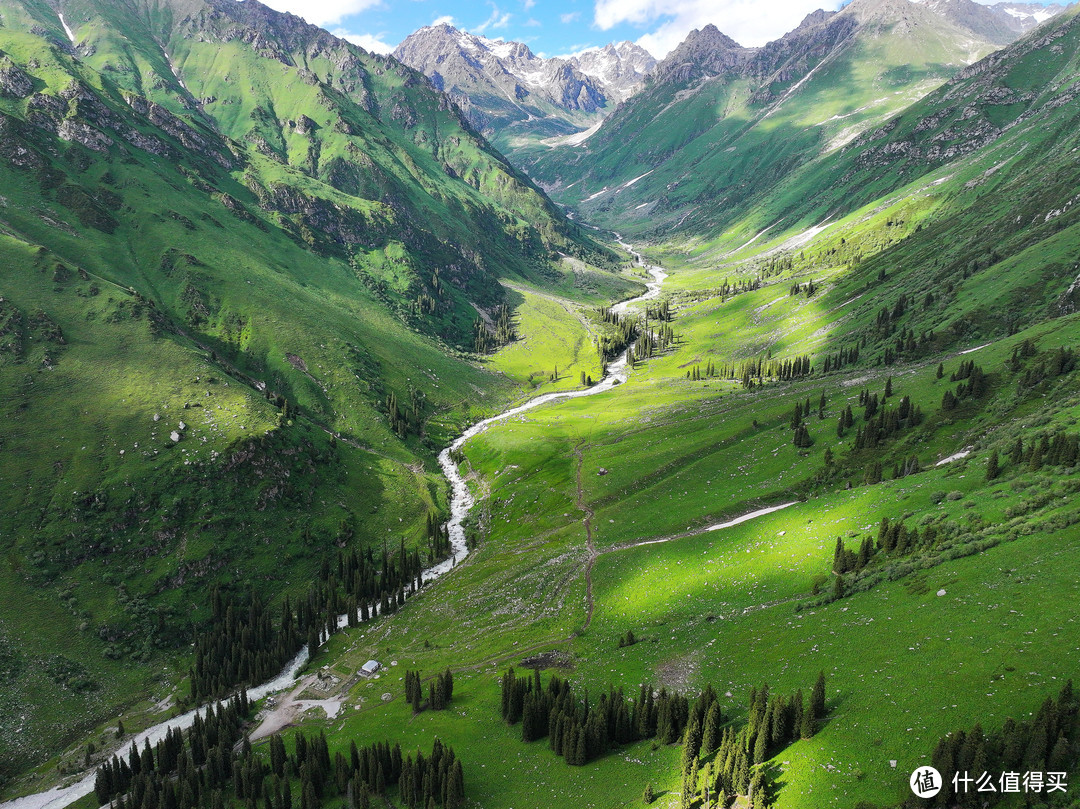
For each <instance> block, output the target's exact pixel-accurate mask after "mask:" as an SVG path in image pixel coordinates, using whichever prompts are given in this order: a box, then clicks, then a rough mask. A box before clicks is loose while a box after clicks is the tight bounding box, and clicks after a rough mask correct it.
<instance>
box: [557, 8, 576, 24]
mask: <svg viewBox="0 0 1080 809" xmlns="http://www.w3.org/2000/svg"><path fill="white" fill-rule="evenodd" d="M580 19H581V12H580V11H571V12H569V13H567V14H560V15H559V22H562V23H565V24H569V23H572V22H576V21H577V20H580Z"/></svg>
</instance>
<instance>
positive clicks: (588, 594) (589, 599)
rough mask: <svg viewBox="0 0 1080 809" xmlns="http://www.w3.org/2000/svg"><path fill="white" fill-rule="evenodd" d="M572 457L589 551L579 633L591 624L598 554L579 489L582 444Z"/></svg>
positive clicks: (586, 507) (588, 512) (587, 512)
mask: <svg viewBox="0 0 1080 809" xmlns="http://www.w3.org/2000/svg"><path fill="white" fill-rule="evenodd" d="M574 457H575V458H577V474H576V478H577V490H576V491H577V495H576V505H577V508H578V511H580V512H582V513H583V514H584V515H585V518H584V519H583V520H582V521H581V522H582V523H583V524H584V526H585V545H586V547H587V548H588V549H589V557H588V559H587V560H586V562H585V623H584V624H582V625H581V631H582V632H584V631H585V630H586V629H588V628H589V624H591V623H592V616H593V593H592V569H593V563H594V562H595V561H596V557H597V556H599V554H598V553H597V552H596V545H595V544H593V538H592V518H593V517H595V516H596V515H595V514H594V513H593V510H592V509H591V508H589V506H588V504H587V503H586V502H585V495H584V492H583V490H582V488H581V465H582V463H584V460H585V459H584V456H583V454H582V444H578V445H577V446H576V447H574Z"/></svg>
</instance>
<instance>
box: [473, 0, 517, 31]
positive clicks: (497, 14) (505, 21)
mask: <svg viewBox="0 0 1080 809" xmlns="http://www.w3.org/2000/svg"><path fill="white" fill-rule="evenodd" d="M488 5H489V6H491V16H490V17H488V18H487V19H486V20H484V21H483V22H482V23H480V24H479V25H476V26H473V28H472V30H473V32H475V33H477V34H482V33H484V32H485V31H486V30H488V29H489V28H506V27H507V26H508V25H510V12H505V13H504V12H502V11H499V7H498V6H497V5H495V4H494V3H488Z"/></svg>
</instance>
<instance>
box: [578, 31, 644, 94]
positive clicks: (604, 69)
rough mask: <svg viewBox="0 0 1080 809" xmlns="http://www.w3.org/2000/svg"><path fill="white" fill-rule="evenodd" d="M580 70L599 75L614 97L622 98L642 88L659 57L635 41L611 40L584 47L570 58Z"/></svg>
mask: <svg viewBox="0 0 1080 809" xmlns="http://www.w3.org/2000/svg"><path fill="white" fill-rule="evenodd" d="M568 61H569V63H570V64H572V65H573V66H574V67H575V68H577V70H578V71H580V72H581V73H584V74H585V75H587V76H592V77H593V78H594V79H596V80H597V81H598V82H599V83H600V86H601V87H602V88H603V89H604V93H605V94H606V95H607V97H608V98H609V99H611V100H614V101H616V102H622V101H625V100H626V99H628V98H630V96H632V95H634V94H635V93H636V92H637V91H638V90H640V89H641V86H642V84H643V82H644V81H645V77H646V76H648V75H649V73H651V72H652V70H653V68H655V67H656V65H657V62H656V59H655V58H653V55H652V54H651V53H649V52H648V51H647V50H645V49H644V48H642V47H641V46H640V45H635V44H634V43H632V42H620V43H618V44H608V45H605V46H604V47H603V48H593V49H591V50H587V51H582V52H581V53H579V54H577V55H575V56H572V57H570V58H569V59H568Z"/></svg>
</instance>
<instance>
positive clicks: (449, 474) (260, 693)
mask: <svg viewBox="0 0 1080 809" xmlns="http://www.w3.org/2000/svg"><path fill="white" fill-rule="evenodd" d="M616 239H617V241H618V242H619V244H620V245H622V246H623V247H624V248H625V249H626V250H628V251H629V252H630V253H631V254H632V255H633V256H634V261H635V263H636V264H637V265H638V266H641V267H644V268H645V269H646V270H647V271H648V272H649V274H650V275H652V277H653V280H652V281H651V282H649V283H648V284H647V291H646V292H645V293H644V294H643V295H639V296H638V297H636V298H631V299H630V300H626V301H623V302H621V303H617V304H615V305H614V306H612V307H611V309H612V311H613V312H615V313H617V314H619V315H625V314H626V313H627V312H628V311H629V309H630V307H631V306H633V305H635V304H638V303H641V302H643V301H648V300H652V299H653V298H656V297H657V296H658V295H659V294H660V287H661V286H662V284H663V282H664V279H665V278H667V273H665V272H664V271H663V270H662V269H661V268H660V267H656V266H652V265H649V264H646V263H645V262H644V259H643V258H642V256H641V254H640V253H637V252H635V251H634V250H633V249H632V248H631V247H630V245H628V244H626V243H625V242H623V241H622V239H621V238H620V237H619V236H618V234H616ZM624 382H626V352H623V354H622V355H621V356H620V357H619V358H618V359H616V360H615V361H613V362H611V363H609V364H608V369H607V374H606V375H605V376H604V378H603V379H602V380H601V381H600V382H598V383H596V384H595V385H593V386H592V387H591V388H586V389H584V390H575V391H566V392H559V393H545V394H542V395H540V396H537V397H535V398H533V399H530V400H529V401H527V402H525V404H522V405H518V406H517V407H512V408H510V409H509V410H507V411H505V412H503V413H499V414H498V415H496V416H492V417H491V418H487V419H484V420H483V421H479V422H477V423H476V424H474V425H472V426H471V427H469V428H468V429H467V430H466V431H465V432H463V433H462V434H461V435H460V436H458V438H457V439H456V440H455V441H454V442H453V443H452V444H451V445H450V446H449V447H447V448H446V449H444V450H443V451H442V452H440V453H439V466H440V467H442V471H443V474H444V475H446V479H447V480H448V481H449V482H450V492H451V496H450V521H449V522H448V523H447V529H448V531H449V535H450V556H448V557H447V558H446V559H444V560H443V561H441V562H439V563H438V564H436V565H433V566H432V567H430V568H428V569H427V570H425V571H424V572H423V574H422V577H423V580H424V581H425V582H429V581H431V580H432V579H435V578H438V577H439V576H442V575H443V574H444V573H447V572H448V571H450V570H452V569H453V568H454V567H455V566H456V565H457V564H458V563H459V562H460V561H461V560H462V559H464V558H465V557H466V556H468V554H469V548H468V543H467V542H466V540H465V528H464V527H463V525H462V523H463V522H464V520H465V517H466V516H467V515H468V513H469V511H470V510H471V509H472V507H473V506H474V505H475V502H476V501H475V500H474V499H473V496H472V493H471V492H470V491H469V487H468V485H467V484H466V483H465V478H464V477H463V476H462V474H461V472H460V470H459V469H458V467H457V464H455V463H454V461H453V459H452V458H451V453H452V452H453V451H454V450H458V449H460V448H461V447H462V446H463V445H464V444H465V442H466V441H468V440H469V439H470V438H472V437H473V436H475V435H479V434H480V433H482V432H484V431H485V430H486V429H487V428H488V427H490V426H491V425H492V424H494V423H496V422H498V421H502V420H503V419H508V418H511V417H513V416H516V415H518V414H519V413H524V412H526V411H527V410H532V409H533V408H535V407H539V406H540V405H543V404H547V403H548V402H554V401H559V400H561V399H577V398H580V397H582V396H595V395H596V394H598V393H605V392H607V391H609V390H611V389H612V388H614V387H615V386H616V385H620V384H622V383H624ZM347 623H348V616H347V615H342V616H339V617H338V626H339V627H342V626H345V625H347ZM307 660H308V651H307V648H306V647H305V648H303V649H301V650H300V652H299V653H298V654H297V655H296V657H294V658H293V659H292V660H291V661H290V662H289V664H288V665H287V666H286V667H285V668H284V669H283V670H282V671H281V673H280V674H278V675H277V676H276V677H274V678H273V679H272V680H268V681H267V682H265V683H263V684H262V685H259V686H257V687H255V688H251V689H249V690H248V696H249V697H250V698H251V699H252V700H257V699H262V698H263V697H265V696H267V695H268V694H272V693H275V692H277V691H284V690H285V689H287V688H289V687H291V686H293V685H295V684H296V682H297V680H298V679H299V676H300V671H301V670H302V669H303V667H304V664H305V663H307ZM214 705H216V703H212V704H211V705H203V706H200V707H199V708H195V709H193V710H191V711H188V712H187V713H185V714H182V715H180V716H177V717H174V718H172V719H168V720H166V721H164V722H161V723H159V724H157V725H154V726H153V727H150V728H147V729H146V730H144V731H142V732H141V733H138V734H136V735H135V736H133V737H132V738H131V739H128V740H126V741H125V742H124V744H123V746H122V748H121V750H127V749H128V748H129V747H130V745H131V742H132V741H134V742H135V743H136V744H137V745H138V746H139V747H140V748H141V747H142V746H143V744H144V743H145V742H147V741H149V742H150V745H151V747H152V746H154V745H155V744H157V742H158V741H160V740H162V739H164V738H165V734H166V733H167V732H168V731H169V730H171V729H173V728H177V729H180V730H184V729H186V728H189V727H191V725H192V724H193V723H194V721H195V716H196V714H198V713H201V712H205V711H206V710H207V709H208V708H211V707H213V706H214ZM95 777H96V770H91V771H90V772H88V773H86V774H85V775H83V776H82V777H81V778H79V780H77V781H75V782H74V783H72V784H69V785H68V786H59V787H53V788H52V789H49V790H46V791H44V792H38V793H35V794H32V795H27V796H25V797H22V798H16V799H15V800H12V801H7V802H6V803H2V804H0V809H63V807H66V806H69V805H70V804H72V803H74V802H75V801H77V800H79V799H80V798H82V797H85V796H86V795H89V794H90V793H92V792H93V791H94V779H95Z"/></svg>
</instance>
